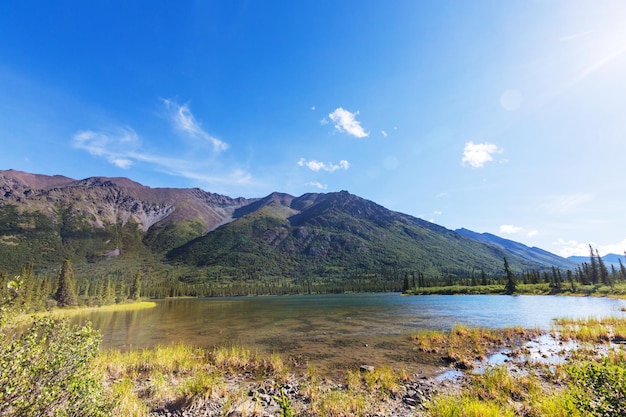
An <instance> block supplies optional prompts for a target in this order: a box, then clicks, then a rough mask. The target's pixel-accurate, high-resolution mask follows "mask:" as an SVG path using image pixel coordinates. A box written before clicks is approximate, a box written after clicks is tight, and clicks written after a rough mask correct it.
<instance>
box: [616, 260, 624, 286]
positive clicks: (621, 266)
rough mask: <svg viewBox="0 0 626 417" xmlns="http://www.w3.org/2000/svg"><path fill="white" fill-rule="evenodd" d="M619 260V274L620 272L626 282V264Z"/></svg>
mask: <svg viewBox="0 0 626 417" xmlns="http://www.w3.org/2000/svg"><path fill="white" fill-rule="evenodd" d="M617 260H618V261H619V272H620V275H621V277H620V279H621V280H622V281H624V280H626V267H624V264H623V263H622V260H621V259H619V258H617Z"/></svg>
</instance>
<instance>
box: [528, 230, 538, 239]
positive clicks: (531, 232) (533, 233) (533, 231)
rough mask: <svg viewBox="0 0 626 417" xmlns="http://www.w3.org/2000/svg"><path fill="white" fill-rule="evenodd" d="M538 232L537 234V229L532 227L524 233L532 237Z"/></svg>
mask: <svg viewBox="0 0 626 417" xmlns="http://www.w3.org/2000/svg"><path fill="white" fill-rule="evenodd" d="M538 234H539V230H535V229H533V230H531V231H530V232H528V233H526V236H527V237H534V236H537V235H538Z"/></svg>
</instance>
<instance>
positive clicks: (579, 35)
mask: <svg viewBox="0 0 626 417" xmlns="http://www.w3.org/2000/svg"><path fill="white" fill-rule="evenodd" d="M593 32H594V31H593V30H585V31H583V32H578V33H572V34H570V35H564V36H561V37H560V38H559V39H558V41H559V42H569V41H573V40H576V39H579V38H584V37H586V36H589V35H591V34H592V33H593Z"/></svg>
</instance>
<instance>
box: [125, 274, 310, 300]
mask: <svg viewBox="0 0 626 417" xmlns="http://www.w3.org/2000/svg"><path fill="white" fill-rule="evenodd" d="M310 285H311V284H310V282H309V293H310V292H311V286H310ZM140 298H141V271H137V272H136V273H135V278H134V279H133V284H132V285H131V287H130V299H131V300H134V301H137V300H139V299H140Z"/></svg>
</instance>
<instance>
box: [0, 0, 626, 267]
mask: <svg viewBox="0 0 626 417" xmlns="http://www.w3.org/2000/svg"><path fill="white" fill-rule="evenodd" d="M625 114H626V3H625V2H623V1H604V0H598V1H593V2H592V1H576V0H567V1H566V0H562V1H558V0H553V1H549V0H542V1H531V0H529V1H513V0H511V1H484V0H477V1H414V0H410V1H402V0H398V1H393V2H383V1H367V0H359V1H351V0H346V1H308V0H303V1H278V0H269V1H236V0H224V1H197V2H192V1H179V2H172V1H135V2H118V1H56V2H49V1H29V0H24V1H3V2H2V3H0V143H1V144H2V152H1V153H0V169H10V168H13V169H18V170H23V171H29V172H35V173H42V174H49V175H53V174H61V175H66V176H69V177H72V178H76V179H81V178H86V177H89V176H109V177H116V176H124V177H130V178H132V179H134V180H136V181H138V182H140V183H142V184H145V185H148V186H151V187H200V188H202V189H204V190H207V191H211V192H216V193H221V194H226V195H229V196H233V197H235V196H245V197H262V196H265V195H267V194H269V193H270V192H272V191H282V192H287V193H290V194H293V195H301V194H303V193H306V192H332V191H339V190H348V191H350V192H351V193H353V194H356V195H359V196H361V197H364V198H367V199H370V200H373V201H375V202H377V203H379V204H381V205H383V206H385V207H388V208H390V209H393V210H397V211H401V212H404V213H408V214H411V215H414V216H418V217H421V218H424V219H426V220H430V221H433V222H435V223H438V224H441V225H443V226H445V227H448V228H452V229H455V228H460V227H466V228H468V229H471V230H474V231H477V232H490V233H494V234H497V235H500V236H502V237H505V238H509V239H513V240H516V241H519V242H522V243H525V244H527V245H530V246H538V247H541V248H543V249H546V250H549V251H551V252H554V253H558V254H561V255H564V256H569V255H575V254H577V255H585V254H587V253H588V244H589V243H591V244H593V245H594V247H597V248H599V249H600V252H601V253H609V252H613V253H622V252H623V251H624V250H625V249H626V222H625V221H624V220H622V217H623V215H624V213H626V192H625V187H626V176H625V175H624V174H625V173H626V164H625V161H626V116H625Z"/></svg>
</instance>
